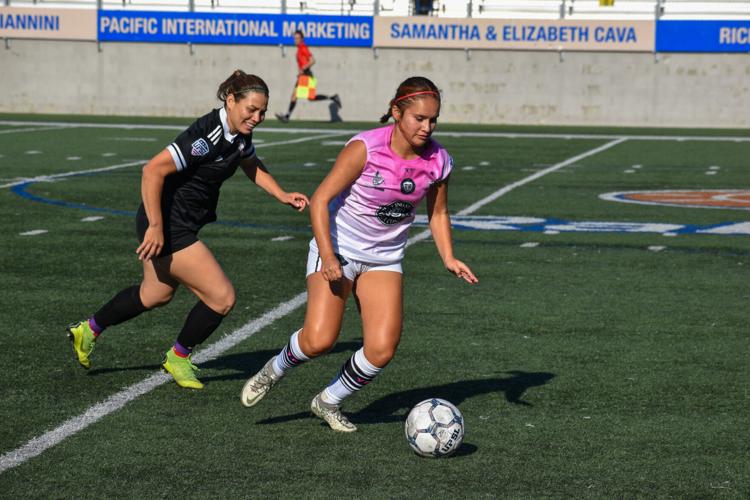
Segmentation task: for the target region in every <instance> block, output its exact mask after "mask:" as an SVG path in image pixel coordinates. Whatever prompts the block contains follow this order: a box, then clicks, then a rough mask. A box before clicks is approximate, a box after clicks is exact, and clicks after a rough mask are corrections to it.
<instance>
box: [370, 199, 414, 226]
mask: <svg viewBox="0 0 750 500" xmlns="http://www.w3.org/2000/svg"><path fill="white" fill-rule="evenodd" d="M413 209H414V205H412V204H411V203H409V202H408V201H394V202H393V203H389V204H388V205H383V206H382V207H380V208H378V211H377V212H375V215H377V216H378V219H379V220H380V222H382V223H383V224H385V225H386V226H392V225H394V224H398V223H399V222H401V221H402V220H404V219H405V218H407V217H408V216H409V215H411V211H412V210H413Z"/></svg>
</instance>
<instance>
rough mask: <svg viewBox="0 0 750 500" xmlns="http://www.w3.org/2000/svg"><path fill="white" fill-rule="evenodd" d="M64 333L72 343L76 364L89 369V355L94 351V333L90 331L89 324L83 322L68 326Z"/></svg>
mask: <svg viewBox="0 0 750 500" xmlns="http://www.w3.org/2000/svg"><path fill="white" fill-rule="evenodd" d="M66 332H67V334H68V338H69V339H70V341H71V342H72V343H73V350H74V351H75V353H76V356H77V357H78V362H79V363H80V364H81V366H82V367H84V368H85V369H87V370H88V369H89V368H90V367H91V361H90V360H89V356H90V355H91V351H93V350H94V344H95V343H96V337H95V336H94V332H93V331H91V327H89V322H88V321H87V320H83V321H80V322H78V323H73V324H72V325H70V326H68V328H67V329H66Z"/></svg>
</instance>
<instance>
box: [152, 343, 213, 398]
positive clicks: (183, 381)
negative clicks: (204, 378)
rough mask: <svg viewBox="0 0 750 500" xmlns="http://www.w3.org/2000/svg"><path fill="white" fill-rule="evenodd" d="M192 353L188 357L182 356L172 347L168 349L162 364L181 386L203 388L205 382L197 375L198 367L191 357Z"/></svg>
mask: <svg viewBox="0 0 750 500" xmlns="http://www.w3.org/2000/svg"><path fill="white" fill-rule="evenodd" d="M191 357H192V354H191V355H190V356H188V357H187V358H181V357H180V356H178V355H177V354H175V352H174V351H173V350H172V349H170V350H168V351H167V355H166V356H164V361H163V362H162V364H161V366H162V367H163V368H164V371H165V372H167V373H169V374H170V375H172V377H173V378H174V381H175V382H177V385H179V386H180V387H186V388H188V389H203V384H202V383H201V381H200V380H198V379H197V378H196V376H195V372H197V371H198V367H197V366H195V365H194V364H193V363H192V361H191V360H190V358H191Z"/></svg>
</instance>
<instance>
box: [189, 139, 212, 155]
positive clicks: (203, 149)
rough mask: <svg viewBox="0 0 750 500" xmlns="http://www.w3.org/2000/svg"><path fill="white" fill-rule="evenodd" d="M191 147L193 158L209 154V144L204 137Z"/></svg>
mask: <svg viewBox="0 0 750 500" xmlns="http://www.w3.org/2000/svg"><path fill="white" fill-rule="evenodd" d="M191 146H192V149H191V150H190V154H191V155H193V156H206V154H208V143H207V142H206V139H204V138H203V137H201V138H200V139H198V140H197V141H195V142H194V143H193V144H191Z"/></svg>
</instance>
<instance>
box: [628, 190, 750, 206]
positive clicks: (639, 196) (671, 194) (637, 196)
mask: <svg viewBox="0 0 750 500" xmlns="http://www.w3.org/2000/svg"><path fill="white" fill-rule="evenodd" d="M623 198H624V199H626V200H632V201H640V202H644V203H656V204H659V205H662V204H663V205H690V206H702V207H717V208H747V209H750V191H726V190H718V191H642V192H635V193H627V194H624V195H623Z"/></svg>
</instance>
